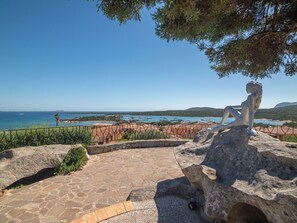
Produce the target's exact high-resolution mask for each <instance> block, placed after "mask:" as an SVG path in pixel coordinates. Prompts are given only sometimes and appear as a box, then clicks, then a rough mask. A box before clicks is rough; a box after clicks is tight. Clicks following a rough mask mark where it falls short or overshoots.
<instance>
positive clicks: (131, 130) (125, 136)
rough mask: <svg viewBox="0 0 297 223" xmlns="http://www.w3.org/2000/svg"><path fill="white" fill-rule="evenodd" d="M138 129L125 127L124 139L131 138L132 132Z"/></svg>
mask: <svg viewBox="0 0 297 223" xmlns="http://www.w3.org/2000/svg"><path fill="white" fill-rule="evenodd" d="M135 133H136V131H135V130H134V129H125V131H124V135H123V138H122V139H127V140H129V139H130V137H131V135H132V134H135Z"/></svg>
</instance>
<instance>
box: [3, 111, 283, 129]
mask: <svg viewBox="0 0 297 223" xmlns="http://www.w3.org/2000/svg"><path fill="white" fill-rule="evenodd" d="M56 113H57V112H0V129H1V130H4V129H21V128H29V127H33V126H34V127H36V126H51V127H54V126H55V125H56V122H55V117H54V115H55V114H56ZM59 115H60V118H61V119H70V118H75V117H78V116H80V117H84V116H97V115H104V113H102V114H87V113H86V114H81V113H66V112H61V113H59ZM123 119H124V120H127V121H129V120H136V121H140V122H146V123H148V122H157V121H161V120H167V121H183V122H209V121H211V122H219V121H220V120H221V118H220V117H182V116H144V115H123ZM227 121H229V122H230V121H232V118H229V119H228V120H227ZM255 122H256V123H264V124H269V125H282V124H283V122H281V121H272V120H266V119H255ZM95 123H106V122H100V121H90V122H77V123H64V122H63V123H59V126H78V125H82V126H90V125H93V124H95ZM110 123H111V124H112V122H110Z"/></svg>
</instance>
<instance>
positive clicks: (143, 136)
mask: <svg viewBox="0 0 297 223" xmlns="http://www.w3.org/2000/svg"><path fill="white" fill-rule="evenodd" d="M168 138H169V137H168V136H167V135H165V134H164V133H163V132H160V131H159V130H145V131H142V132H138V133H133V134H131V135H130V137H129V140H147V139H168Z"/></svg>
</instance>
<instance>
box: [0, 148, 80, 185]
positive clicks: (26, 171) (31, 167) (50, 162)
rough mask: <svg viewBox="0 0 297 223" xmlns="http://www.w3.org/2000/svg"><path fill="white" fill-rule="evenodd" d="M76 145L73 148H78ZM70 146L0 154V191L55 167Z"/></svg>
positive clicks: (17, 150)
mask: <svg viewBox="0 0 297 223" xmlns="http://www.w3.org/2000/svg"><path fill="white" fill-rule="evenodd" d="M79 146H81V145H77V146H75V147H79ZM72 147H73V146H71V145H48V146H37V147H33V146H27V147H20V148H15V149H9V150H5V151H3V152H1V153H0V189H4V188H6V187H8V186H9V185H11V184H13V183H14V182H16V181H18V180H20V179H22V178H24V177H29V176H32V175H35V174H37V173H38V172H39V171H41V170H43V169H48V168H55V167H57V166H58V165H59V164H60V163H61V162H62V161H63V159H64V158H65V156H66V154H67V153H68V151H69V150H70V149H71V148H72Z"/></svg>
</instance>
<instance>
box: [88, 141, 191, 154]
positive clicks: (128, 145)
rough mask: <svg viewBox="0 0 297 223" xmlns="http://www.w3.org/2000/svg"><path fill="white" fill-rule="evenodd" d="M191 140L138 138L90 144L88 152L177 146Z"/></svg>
mask: <svg viewBox="0 0 297 223" xmlns="http://www.w3.org/2000/svg"><path fill="white" fill-rule="evenodd" d="M186 142H189V140H181V139H178V140H176V139H175V140H172V139H160V140H136V141H129V142H124V143H114V144H106V145H96V146H88V147H87V150H88V154H89V155H95V154H100V153H106V152H112V151H116V150H121V149H133V148H151V147H154V148H155V147H175V146H180V145H182V144H185V143H186Z"/></svg>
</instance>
